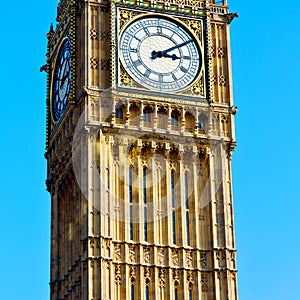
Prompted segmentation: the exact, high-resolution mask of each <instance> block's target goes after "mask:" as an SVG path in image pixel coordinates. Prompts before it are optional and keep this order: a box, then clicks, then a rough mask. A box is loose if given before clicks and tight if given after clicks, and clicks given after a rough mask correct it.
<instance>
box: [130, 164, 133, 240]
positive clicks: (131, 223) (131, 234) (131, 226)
mask: <svg viewBox="0 0 300 300" xmlns="http://www.w3.org/2000/svg"><path fill="white" fill-rule="evenodd" d="M132 210H133V203H132V168H131V167H130V168H129V238H130V239H131V240H133V221H132Z"/></svg>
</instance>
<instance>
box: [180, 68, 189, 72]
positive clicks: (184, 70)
mask: <svg viewBox="0 0 300 300" xmlns="http://www.w3.org/2000/svg"><path fill="white" fill-rule="evenodd" d="M180 70H181V71H182V72H183V73H186V72H187V71H188V70H187V69H186V68H184V67H182V66H181V67H180Z"/></svg>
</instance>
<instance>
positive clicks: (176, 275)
mask: <svg viewBox="0 0 300 300" xmlns="http://www.w3.org/2000/svg"><path fill="white" fill-rule="evenodd" d="M173 282H174V285H175V286H178V285H179V271H178V270H173Z"/></svg>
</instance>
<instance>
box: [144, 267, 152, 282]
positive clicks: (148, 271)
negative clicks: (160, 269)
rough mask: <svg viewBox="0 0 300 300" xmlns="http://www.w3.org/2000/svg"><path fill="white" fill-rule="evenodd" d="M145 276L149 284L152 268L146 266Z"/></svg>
mask: <svg viewBox="0 0 300 300" xmlns="http://www.w3.org/2000/svg"><path fill="white" fill-rule="evenodd" d="M144 278H145V283H146V285H148V284H149V283H150V281H151V273H150V268H149V267H146V268H145V269H144Z"/></svg>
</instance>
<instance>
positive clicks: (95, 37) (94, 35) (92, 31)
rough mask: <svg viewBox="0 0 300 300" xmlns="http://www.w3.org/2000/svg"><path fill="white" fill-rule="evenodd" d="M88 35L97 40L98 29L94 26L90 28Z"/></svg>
mask: <svg viewBox="0 0 300 300" xmlns="http://www.w3.org/2000/svg"><path fill="white" fill-rule="evenodd" d="M90 37H91V39H92V40H98V31H97V29H96V28H92V29H91V30H90Z"/></svg>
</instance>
